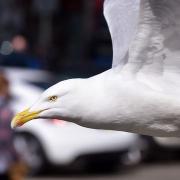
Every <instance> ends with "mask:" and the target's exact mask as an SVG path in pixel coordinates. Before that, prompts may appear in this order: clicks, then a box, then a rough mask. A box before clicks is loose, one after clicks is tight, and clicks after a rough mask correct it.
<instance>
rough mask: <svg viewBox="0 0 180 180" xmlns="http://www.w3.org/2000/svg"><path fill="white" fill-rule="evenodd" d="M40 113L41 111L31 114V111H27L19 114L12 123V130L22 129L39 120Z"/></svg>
mask: <svg viewBox="0 0 180 180" xmlns="http://www.w3.org/2000/svg"><path fill="white" fill-rule="evenodd" d="M40 112H41V111H37V112H35V111H34V112H30V111H29V109H26V110H25V111H23V112H20V113H18V114H17V115H16V116H15V117H14V118H13V120H12V122H11V128H16V127H20V126H22V125H23V124H25V123H27V122H28V121H30V120H33V119H37V118H38V115H39V113H40Z"/></svg>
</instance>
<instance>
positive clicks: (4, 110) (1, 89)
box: [0, 73, 25, 180]
mask: <svg viewBox="0 0 180 180" xmlns="http://www.w3.org/2000/svg"><path fill="white" fill-rule="evenodd" d="M10 99H11V98H10V93H9V82H8V80H7V79H6V77H5V76H4V74H3V73H0V179H2V180H6V179H9V180H21V179H23V174H25V171H24V172H22V170H21V169H22V167H25V166H24V164H23V163H22V162H21V161H20V159H19V157H18V154H17V153H16V151H15V148H14V145H13V137H14V133H13V131H12V130H11V128H10V122H11V119H12V116H13V111H12V110H11V108H10V104H9V102H10ZM14 170H16V172H15V171H14ZM17 177H18V178H17Z"/></svg>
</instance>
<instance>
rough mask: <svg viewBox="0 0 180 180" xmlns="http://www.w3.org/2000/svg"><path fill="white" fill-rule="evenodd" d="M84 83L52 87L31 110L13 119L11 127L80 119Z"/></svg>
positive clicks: (75, 81)
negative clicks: (42, 120) (37, 121)
mask: <svg viewBox="0 0 180 180" xmlns="http://www.w3.org/2000/svg"><path fill="white" fill-rule="evenodd" d="M83 82H84V80H83V79H71V80H66V81H62V82H60V83H58V84H56V85H54V86H52V87H50V88H49V89H47V90H46V91H45V92H44V93H42V95H41V96H40V98H39V99H38V100H37V101H36V102H35V103H34V104H33V105H32V106H31V107H30V108H28V109H25V110H24V111H22V112H20V113H18V114H17V115H16V116H15V117H14V118H13V120H12V122H11V127H12V128H15V127H20V126H22V125H23V124H25V123H27V122H29V121H31V120H34V119H52V118H53V119H54V118H55V119H60V120H67V121H72V119H78V117H77V116H78V114H79V113H78V112H77V110H78V109H80V108H79V107H78V104H79V105H80V104H82V103H80V101H82V99H81V95H80V94H82V93H81V92H80V91H81V88H80V87H81V86H83Z"/></svg>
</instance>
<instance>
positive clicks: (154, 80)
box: [12, 0, 180, 136]
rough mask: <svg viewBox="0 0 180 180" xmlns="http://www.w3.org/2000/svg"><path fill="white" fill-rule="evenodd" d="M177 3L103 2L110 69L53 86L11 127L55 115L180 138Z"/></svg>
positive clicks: (165, 0)
mask: <svg viewBox="0 0 180 180" xmlns="http://www.w3.org/2000/svg"><path fill="white" fill-rule="evenodd" d="M179 7H180V0H171V1H169V0H105V2H104V14H105V17H106V20H107V23H108V26H109V30H110V33H111V37H112V43H113V68H112V69H110V70H108V71H106V72H104V73H101V74H99V75H96V76H93V77H91V78H88V79H72V80H67V81H63V82H60V83H58V84H56V85H54V86H53V87H51V88H49V89H48V90H47V91H45V92H44V93H43V94H42V96H41V97H40V98H39V100H38V101H37V102H36V103H35V104H34V105H33V106H32V107H31V108H30V109H28V110H26V111H24V112H22V113H20V114H18V115H17V116H16V117H15V118H14V120H13V121H12V126H13V127H14V126H20V125H22V124H23V123H25V122H27V121H29V120H32V119H37V118H58V119H64V120H66V121H71V122H74V123H77V124H79V125H81V126H85V127H89V128H96V129H110V130H120V131H128V132H133V133H140V134H145V135H151V136H180V18H179V17H180V12H179ZM33 113H34V114H33Z"/></svg>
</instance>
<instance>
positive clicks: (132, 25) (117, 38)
mask: <svg viewBox="0 0 180 180" xmlns="http://www.w3.org/2000/svg"><path fill="white" fill-rule="evenodd" d="M138 15H139V0H105V1H104V16H105V18H106V21H107V23H108V27H109V30H110V34H111V38H112V44H113V67H114V66H117V65H124V64H125V63H126V61H127V55H128V54H127V53H128V49H129V45H130V43H131V41H132V40H133V38H134V36H135V34H136V27H137V22H138Z"/></svg>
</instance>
